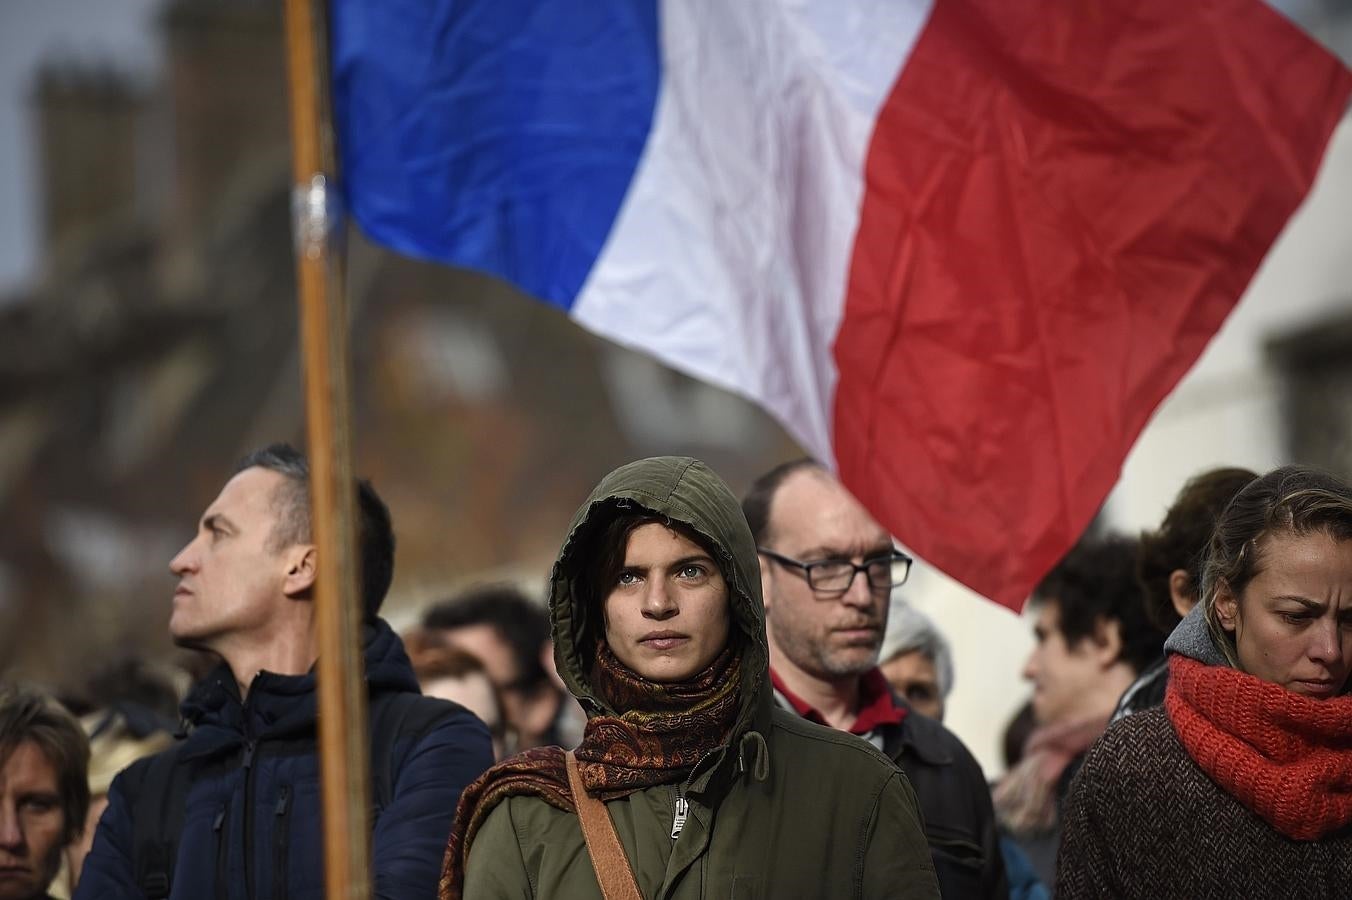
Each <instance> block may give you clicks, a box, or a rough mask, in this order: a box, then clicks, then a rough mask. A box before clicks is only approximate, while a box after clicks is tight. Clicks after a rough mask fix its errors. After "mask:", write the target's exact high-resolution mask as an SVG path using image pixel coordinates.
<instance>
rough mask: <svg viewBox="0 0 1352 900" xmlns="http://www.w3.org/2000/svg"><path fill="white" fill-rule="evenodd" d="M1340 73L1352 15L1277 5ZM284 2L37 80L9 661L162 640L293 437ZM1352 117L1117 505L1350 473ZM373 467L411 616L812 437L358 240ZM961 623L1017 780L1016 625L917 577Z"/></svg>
mask: <svg viewBox="0 0 1352 900" xmlns="http://www.w3.org/2000/svg"><path fill="white" fill-rule="evenodd" d="M1275 5H1277V6H1279V7H1280V8H1281V9H1282V10H1283V11H1285V12H1286V13H1287V14H1288V15H1291V16H1293V17H1294V18H1296V19H1297V20H1298V21H1300V22H1301V23H1302V24H1303V25H1304V26H1305V27H1306V28H1307V29H1309V30H1310V31H1311V33H1312V34H1314V35H1315V36H1316V37H1317V38H1318V39H1320V40H1321V41H1323V42H1324V43H1325V44H1326V45H1327V46H1329V47H1331V48H1333V49H1334V51H1335V52H1337V53H1339V54H1340V55H1341V56H1342V57H1343V59H1344V60H1352V2H1349V0H1279V2H1276V3H1275ZM280 17H281V5H280V4H278V3H277V2H275V0H166V2H165V5H164V8H163V12H162V14H161V16H160V20H159V26H158V27H159V29H160V39H161V40H162V41H163V42H164V47H165V53H164V61H165V62H164V71H163V73H162V77H161V79H160V80H159V81H158V82H156V83H146V82H144V81H138V80H136V79H132V78H129V77H126V76H124V75H120V74H119V73H117V72H116V71H114V70H111V69H110V68H108V67H107V66H105V65H91V64H88V63H85V62H82V61H80V60H75V61H70V60H69V59H66V60H63V61H61V62H58V63H53V64H51V65H49V66H48V67H46V68H45V69H44V70H43V71H42V72H41V73H39V74H38V75H37V77H36V78H35V79H34V83H33V88H32V92H31V96H32V104H33V110H32V119H33V121H34V123H35V124H36V125H37V128H36V129H35V130H36V133H37V140H38V141H40V147H39V152H38V156H39V158H40V159H41V160H42V163H43V172H42V178H41V184H42V189H43V191H44V201H43V208H42V212H43V223H42V227H41V229H40V231H41V233H42V234H43V236H44V241H45V244H44V247H43V262H42V272H41V276H40V278H39V279H38V280H37V282H36V284H35V285H34V286H33V287H32V288H31V289H29V290H27V291H25V292H24V294H23V295H22V296H20V297H16V298H11V300H12V302H9V303H5V304H0V516H3V517H4V519H3V520H4V522H5V523H6V524H5V527H4V528H3V529H0V674H5V673H6V670H10V671H17V672H19V673H21V674H24V675H26V676H28V677H32V678H39V679H45V680H49V681H61V682H73V683H78V682H79V681H80V680H82V678H83V676H84V675H85V674H87V673H88V671H90V670H92V669H93V668H95V667H96V666H97V664H98V662H99V661H100V659H102V658H103V657H104V655H105V654H106V652H107V648H109V647H111V646H113V645H115V644H116V645H119V647H121V648H124V649H132V650H139V651H141V652H143V653H146V654H148V655H151V656H154V655H156V654H161V653H165V652H167V651H168V643H167V637H166V636H165V633H164V631H165V625H166V622H167V617H168V611H169V604H170V594H171V592H172V583H173V582H172V579H171V578H170V577H169V575H168V572H167V564H168V561H169V559H170V558H171V557H172V555H173V554H174V552H175V551H176V550H177V549H178V548H179V546H181V545H182V544H183V543H184V542H186V541H187V540H188V538H189V537H190V535H191V533H192V530H193V528H194V524H195V522H196V519H197V516H198V515H199V514H200V512H201V511H202V509H203V508H204V507H205V506H206V504H207V503H208V502H209V501H210V500H211V498H212V497H213V496H214V495H215V493H216V491H217V490H218V489H219V487H220V485H221V483H222V482H223V480H224V478H225V475H226V473H227V471H228V469H229V467H230V465H231V463H232V462H233V460H235V459H236V458H238V457H239V456H240V455H242V454H243V453H244V452H245V451H247V450H248V449H250V448H252V447H254V446H256V445H259V444H262V443H265V442H269V441H272V440H278V439H285V440H290V441H292V442H294V443H296V444H298V445H299V444H301V443H302V442H303V438H304V428H303V421H302V415H303V410H302V405H301V393H300V384H299V358H298V349H297V332H296V300H295V288H294V277H293V268H292V257H291V237H290V229H289V215H290V214H289V209H290V200H289V189H288V181H289V147H288V137H287V124H286V97H287V95H286V85H285V81H284V78H285V67H284V60H283V57H282V42H281V20H280ZM1349 208H1352V126H1349V125H1348V123H1344V126H1343V128H1342V129H1341V130H1340V132H1339V133H1338V135H1337V136H1336V137H1335V140H1334V143H1333V144H1332V145H1331V147H1330V149H1329V152H1328V157H1327V159H1326V163H1325V166H1324V169H1323V172H1322V174H1321V176H1320V180H1319V183H1318V184H1317V186H1316V190H1315V192H1314V194H1313V195H1312V196H1311V198H1310V200H1309V201H1308V202H1307V203H1306V205H1305V206H1304V207H1303V208H1302V210H1301V212H1300V213H1299V214H1298V215H1297V217H1296V218H1295V219H1294V220H1293V221H1292V223H1291V225H1290V226H1289V227H1288V229H1287V231H1286V233H1285V234H1284V235H1283V237H1282V238H1281V240H1280V241H1279V244H1278V246H1277V248H1276V249H1275V250H1274V252H1273V254H1272V255H1271V256H1270V257H1269V259H1268V260H1267V262H1266V263H1265V264H1264V266H1263V268H1262V270H1261V271H1260V273H1259V276H1258V278H1257V279H1256V280H1255V281H1254V283H1253V285H1252V286H1251V288H1250V290H1249V292H1248V294H1247V296H1246V297H1245V299H1244V300H1243V301H1242V302H1241V304H1240V305H1239V307H1238V308H1237V309H1236V311H1235V313H1234V314H1233V315H1232V316H1231V318H1230V320H1229V321H1228V323H1227V324H1226V326H1225V328H1224V329H1222V331H1221V333H1220V334H1219V335H1218V336H1217V337H1216V338H1215V340H1213V342H1212V344H1211V346H1210V347H1209V348H1208V350H1207V352H1206V353H1205V354H1204V355H1203V357H1202V359H1201V361H1200V362H1199V364H1198V366H1197V367H1196V369H1195V370H1194V371H1193V372H1192V373H1190V374H1189V376H1188V377H1187V378H1186V379H1185V380H1184V381H1183V382H1182V384H1181V385H1180V386H1179V387H1178V389H1177V390H1176V391H1175V392H1174V393H1173V394H1172V395H1171V396H1170V397H1169V398H1168V399H1167V400H1166V401H1165V403H1164V404H1163V405H1162V406H1161V408H1160V410H1159V411H1158V413H1157V414H1156V416H1155V417H1154V419H1153V420H1152V422H1151V423H1150V425H1149V426H1148V427H1147V429H1146V431H1145V432H1144V434H1143V435H1142V438H1141V440H1140V441H1139V443H1138V445H1137V447H1136V449H1135V451H1134V452H1133V453H1132V455H1131V457H1129V459H1128V460H1127V462H1126V464H1125V466H1124V469H1123V476H1122V479H1121V481H1120V483H1119V485H1118V487H1117V489H1116V490H1115V491H1114V493H1113V494H1112V495H1111V497H1110V498H1109V500H1108V502H1107V503H1106V505H1105V509H1104V512H1103V514H1102V516H1101V517H1100V523H1101V524H1102V525H1103V526H1104V527H1108V528H1117V529H1120V530H1127V531H1131V530H1136V529H1139V528H1143V527H1149V526H1152V525H1154V524H1155V523H1157V522H1158V520H1159V518H1160V516H1161V515H1162V514H1163V511H1164V509H1165V507H1166V506H1167V504H1168V502H1169V501H1170V500H1171V499H1172V498H1173V496H1174V494H1175V493H1176V492H1177V490H1178V489H1179V487H1180V486H1181V485H1182V483H1183V482H1184V480H1186V478H1187V477H1189V476H1190V475H1192V474H1193V473H1195V472H1197V471H1199V470H1201V469H1204V468H1207V467H1209V466H1214V465H1218V464H1235V465H1246V466H1250V467H1253V468H1255V469H1259V470H1262V469H1267V468H1271V467H1272V466H1275V465H1278V464H1280V463H1283V462H1287V461H1295V460H1299V461H1305V462H1313V463H1317V464H1320V465H1324V466H1327V467H1329V468H1332V469H1336V470H1339V471H1342V472H1343V473H1344V474H1352V443H1350V442H1349V434H1352V287H1349V286H1352V253H1348V252H1347V243H1348V242H1347V237H1346V231H1345V227H1344V219H1345V211H1346V210H1347V209H1349ZM348 280H349V293H350V295H351V315H352V319H353V328H352V339H353V347H352V352H353V364H354V369H355V379H354V386H355V393H356V396H355V410H354V424H355V428H356V435H355V444H356V450H357V457H358V469H359V471H361V472H362V473H363V474H365V475H368V476H370V477H372V478H373V479H374V481H375V483H376V485H377V486H378V487H379V489H380V490H381V492H382V493H383V494H384V495H385V497H386V499H387V500H388V501H389V503H390V506H391V508H392V510H393V512H394V515H395V525H396V530H397V534H398V539H399V563H398V567H397V571H396V578H395V584H394V590H393V592H392V595H391V599H390V601H389V606H388V607H387V610H388V611H389V612H390V613H391V614H393V615H394V616H395V617H396V618H399V617H401V616H407V615H409V614H410V611H411V610H413V609H415V608H416V607H417V606H419V605H420V604H422V603H423V602H425V601H427V600H430V599H433V598H435V597H438V596H440V595H441V594H443V593H444V592H446V591H447V590H449V589H451V588H453V587H454V586H456V585H458V584H460V583H463V582H465V581H467V580H471V579H474V578H477V577H493V578H498V577H516V578H520V579H522V580H524V581H526V582H527V583H530V584H534V585H538V584H540V583H542V581H543V578H544V575H545V572H546V567H547V566H548V564H549V562H550V561H551V560H552V558H553V555H554V553H555V552H556V550H557V547H558V542H559V540H560V538H561V536H562V534H563V532H564V530H565V528H566V526H567V523H568V519H569V517H570V516H571V514H572V512H573V510H574V508H575V507H576V505H577V504H578V503H579V502H580V501H581V499H582V498H583V496H584V495H585V493H586V491H588V490H589V489H590V488H591V487H592V485H593V484H594V483H595V481H596V480H597V479H598V478H599V477H600V476H601V475H602V474H603V473H604V472H605V471H607V470H609V469H610V468H611V467H613V466H614V465H616V464H618V463H620V462H622V461H625V460H628V459H632V458H634V457H637V456H643V455H649V454H652V453H675V452H684V453H692V454H694V455H698V456H701V457H703V458H705V459H706V460H708V461H709V462H710V463H711V464H712V465H713V466H714V467H715V468H716V469H717V470H718V471H719V472H721V473H723V474H724V475H725V476H726V477H727V478H728V479H729V481H730V482H731V483H732V486H733V488H734V490H740V489H742V488H743V487H744V486H745V485H746V483H747V481H748V479H749V478H751V477H753V476H754V475H755V474H757V473H759V472H760V471H761V470H763V469H764V468H766V467H767V466H768V465H769V464H771V463H772V462H775V461H778V460H780V459H783V458H787V457H789V456H791V455H793V454H794V453H795V452H796V451H795V449H794V448H793V446H792V444H791V443H790V442H789V440H788V439H787V438H786V437H784V435H783V433H782V432H781V431H780V430H779V429H778V428H777V427H776V426H775V425H774V424H773V423H771V422H770V421H769V420H768V419H767V418H766V417H765V416H764V415H763V414H761V413H760V412H759V411H758V410H756V409H754V408H753V407H751V406H750V405H748V404H746V403H744V402H742V401H741V400H739V399H737V398H734V397H731V396H729V395H727V394H725V393H723V392H721V391H718V390H715V389H713V388H709V387H706V386H703V385H700V384H698V383H695V382H692V381H690V380H689V379H686V378H684V377H682V376H679V375H676V374H673V373H672V372H670V371H668V370H666V369H664V368H662V367H661V366H659V365H658V364H656V363H653V362H651V361H649V360H648V359H646V358H644V357H641V356H638V355H636V354H633V353H631V352H629V351H626V350H623V349H620V348H617V347H614V346H611V345H609V344H606V343H604V342H602V341H600V340H598V339H595V338H593V337H591V336H590V335H588V334H586V333H585V332H583V331H582V330H581V329H579V328H577V327H575V326H574V325H573V324H572V323H570V322H569V321H567V320H566V319H565V318H564V317H563V316H562V315H561V314H560V313H559V312H557V311H556V310H554V309H553V308H551V307H548V306H546V305H544V304H539V303H535V302H533V301H530V300H527V299H525V298H523V297H521V296H519V295H517V294H516V293H515V292H514V291H512V290H511V289H510V288H508V287H506V286H504V285H502V284H501V283H498V282H495V281H493V280H491V279H488V278H486V277H482V276H478V275H474V274H471V273H466V272H461V271H455V270H450V269H446V268H440V267H434V266H430V265H424V264H419V263H415V262H411V261H408V260H404V259H400V258H397V257H395V256H393V255H392V254H389V253H387V252H385V251H383V250H380V249H378V248H374V247H372V246H371V245H369V244H367V243H366V242H365V241H363V240H362V239H361V237H360V236H359V235H357V234H355V233H353V234H352V236H351V241H350V254H349V279H348ZM903 590H904V593H905V596H906V598H907V599H908V600H910V601H911V602H913V603H915V604H916V605H917V606H918V607H920V608H921V609H922V610H924V611H925V612H926V613H928V614H929V615H930V616H931V617H932V618H934V619H935V621H936V622H937V623H938V624H939V625H940V627H941V628H942V629H943V631H944V632H945V634H946V635H947V636H948V637H949V638H950V639H951V640H952V643H953V649H954V659H955V666H956V670H957V679H956V686H955V688H954V692H953V694H952V696H951V697H950V699H949V704H948V708H947V719H946V723H947V724H949V725H950V726H951V727H952V728H953V729H954V730H955V731H956V732H957V733H958V734H960V735H961V736H962V737H963V738H964V740H966V741H967V742H968V743H969V745H970V746H971V747H972V749H973V751H974V752H975V753H976V755H977V756H978V758H979V759H980V760H981V762H982V763H983V765H985V766H986V768H987V774H988V775H995V774H997V773H998V771H999V766H1000V764H999V762H998V760H999V749H998V748H999V743H998V735H999V732H1000V731H1001V729H1003V727H1004V723H1005V721H1006V720H1007V718H1008V715H1010V714H1012V713H1013V711H1014V710H1015V709H1017V707H1018V706H1019V705H1020V704H1021V703H1022V702H1023V700H1024V699H1025V697H1026V691H1024V690H1023V689H1022V688H1021V687H1018V685H1020V680H1019V671H1020V668H1021V667H1022V663H1023V659H1024V657H1025V656H1026V654H1027V650H1028V648H1029V646H1030V644H1031V636H1030V627H1029V624H1028V623H1026V622H1024V621H1021V620H1020V618H1019V617H1017V616H1015V615H1014V614H1012V613H1010V612H1008V611H1007V610H1004V609H1002V608H1000V607H997V606H995V605H994V604H991V603H988V602H986V601H985V600H983V599H981V598H979V597H977V596H976V595H974V594H972V593H971V592H970V591H967V590H966V589H964V588H962V587H961V586H959V585H957V584H956V583H955V582H953V581H951V580H950V579H948V578H946V577H945V576H943V575H941V574H940V573H937V572H936V571H934V570H933V569H931V568H929V567H927V566H917V567H916V568H915V571H914V574H913V575H912V580H911V583H909V584H908V585H907V586H906V587H905V588H904V589H903Z"/></svg>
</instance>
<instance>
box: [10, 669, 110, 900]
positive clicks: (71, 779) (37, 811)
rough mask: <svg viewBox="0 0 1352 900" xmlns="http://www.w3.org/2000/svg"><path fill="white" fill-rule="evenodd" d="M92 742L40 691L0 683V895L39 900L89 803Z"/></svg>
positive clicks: (76, 834)
mask: <svg viewBox="0 0 1352 900" xmlns="http://www.w3.org/2000/svg"><path fill="white" fill-rule="evenodd" d="M88 767H89V742H88V741H87V740H86V739H85V735H84V732H83V731H82V730H81V729H80V725H79V723H78V722H76V721H75V719H74V717H73V716H71V715H70V714H69V713H67V712H66V711H65V710H64V709H62V708H61V707H60V706H58V705H57V704H56V703H55V701H52V700H50V699H48V698H46V697H44V696H42V695H41V694H38V693H36V692H33V691H28V690H24V689H19V688H0V900H43V898H46V897H47V888H48V886H49V885H51V883H52V880H53V879H54V878H55V877H56V873H57V870H58V869H59V868H60V866H61V856H62V852H63V851H64V850H65V848H66V847H67V846H69V845H70V844H73V843H75V842H76V841H78V840H79V838H80V833H81V831H82V830H83V829H84V825H85V815H86V812H87V810H88V808H89V785H88V783H87V782H86V777H87V769H88Z"/></svg>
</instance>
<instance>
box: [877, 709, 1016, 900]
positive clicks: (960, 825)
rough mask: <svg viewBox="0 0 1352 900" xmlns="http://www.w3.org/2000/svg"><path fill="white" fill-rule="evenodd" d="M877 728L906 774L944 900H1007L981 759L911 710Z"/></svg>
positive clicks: (890, 753)
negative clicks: (895, 721) (927, 840)
mask: <svg viewBox="0 0 1352 900" xmlns="http://www.w3.org/2000/svg"><path fill="white" fill-rule="evenodd" d="M896 702H897V703H898V704H899V705H902V704H903V703H904V701H896ZM880 731H881V733H882V738H883V752H884V753H886V754H887V755H888V756H889V757H890V758H891V759H892V761H893V762H895V763H896V764H897V765H899V766H900V767H901V770H902V771H903V772H905V773H906V777H907V778H908V779H910V782H911V787H912V788H913V789H914V790H915V796H916V798H917V799H918V800H919V801H920V812H921V813H922V814H923V815H924V817H925V836H926V837H927V838H928V839H929V845H930V854H931V856H933V857H934V871H935V873H936V874H937V875H938V876H939V890H940V892H941V893H942V894H943V895H944V898H945V900H948V898H959V900H961V898H967V897H973V898H983V900H988V898H989V900H993V898H999V900H1004V898H1007V897H1008V896H1009V881H1008V879H1007V878H1006V876H1005V864H1004V857H1003V856H1001V853H1000V837H999V834H998V833H997V830H996V825H995V809H994V808H993V807H992V806H991V793H990V788H989V786H988V785H987V784H986V777H985V776H984V775H983V774H982V772H981V765H980V763H978V762H977V761H976V759H975V758H974V757H973V756H972V754H971V753H970V752H969V751H968V750H967V747H966V746H964V745H963V743H962V741H960V740H959V739H958V737H957V735H955V734H953V732H951V731H949V730H948V729H947V728H945V727H944V726H943V725H941V724H940V723H938V722H936V721H934V720H933V719H931V718H929V717H928V716H922V715H920V714H919V713H917V712H915V711H914V710H910V711H908V712H907V714H906V717H905V718H904V719H902V720H901V724H899V725H883V726H881V728H880Z"/></svg>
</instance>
